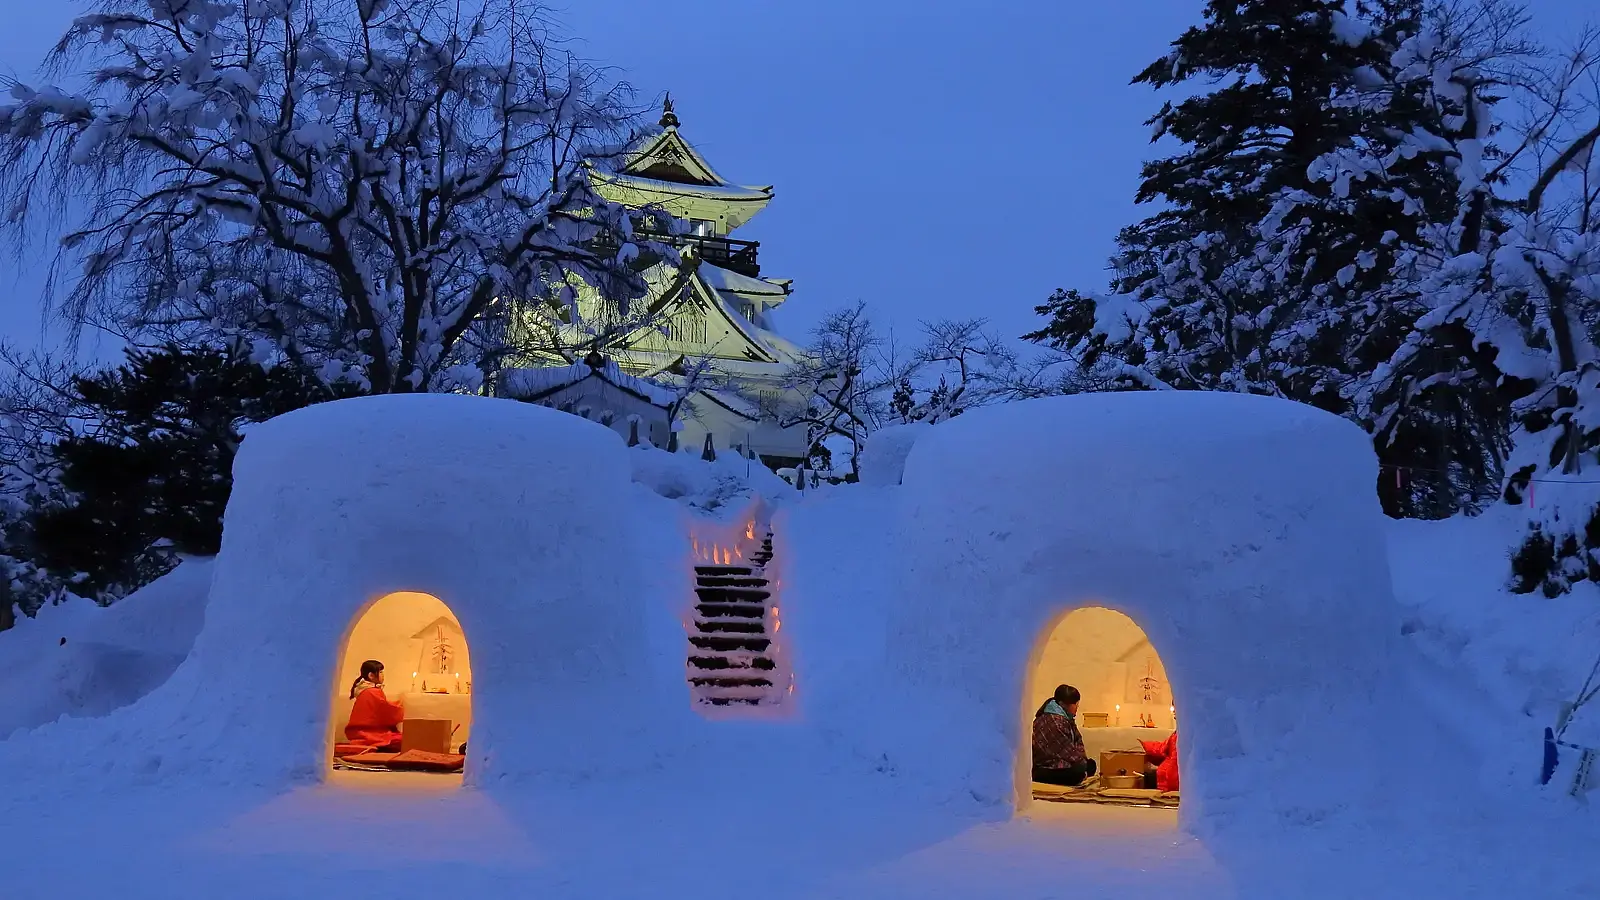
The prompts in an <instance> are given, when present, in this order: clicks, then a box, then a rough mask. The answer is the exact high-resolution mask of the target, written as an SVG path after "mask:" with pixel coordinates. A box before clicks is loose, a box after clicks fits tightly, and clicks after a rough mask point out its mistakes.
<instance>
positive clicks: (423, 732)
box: [400, 719, 450, 753]
mask: <svg viewBox="0 0 1600 900" xmlns="http://www.w3.org/2000/svg"><path fill="white" fill-rule="evenodd" d="M407 750H422V751H424V752H427V753H449V752H450V720H449V719H406V720H405V721H404V722H403V723H401V725H400V752H401V753H404V752H406V751H407Z"/></svg>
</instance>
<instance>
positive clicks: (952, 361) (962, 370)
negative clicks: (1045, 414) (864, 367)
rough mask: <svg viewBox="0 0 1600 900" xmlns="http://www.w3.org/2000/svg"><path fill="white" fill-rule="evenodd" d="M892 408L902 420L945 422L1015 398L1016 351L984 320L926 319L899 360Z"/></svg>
mask: <svg viewBox="0 0 1600 900" xmlns="http://www.w3.org/2000/svg"><path fill="white" fill-rule="evenodd" d="M897 357H898V353H897V351H895V350H894V349H893V348H891V349H890V350H889V351H888V353H887V363H888V364H887V365H886V369H887V370H888V371H889V372H892V373H893V377H894V389H893V393H892V396H891V398H890V409H891V410H892V412H893V413H894V415H895V416H897V417H898V418H899V420H900V421H902V422H929V423H936V422H942V421H944V420H946V419H949V418H953V417H955V416H958V415H960V414H961V413H963V412H965V411H967V410H969V409H973V408H975V407H979V406H986V405H988V404H990V403H995V402H1000V401H1003V400H1009V399H1015V393H1014V390H1013V389H1014V385H1015V382H1016V379H1017V377H1018V374H1017V373H1018V367H1019V363H1018V360H1017V355H1016V353H1015V352H1014V351H1013V350H1012V349H1011V348H1010V347H1008V346H1006V345H1005V343H1004V342H1003V341H1001V340H1000V338H999V337H998V336H997V335H996V334H994V332H993V331H991V330H990V328H989V323H988V321H987V320H985V319H941V320H938V321H933V322H924V323H922V341H921V343H919V344H917V345H916V346H915V347H913V348H911V350H910V352H909V353H908V354H906V361H905V362H904V363H903V364H900V365H895V364H894V360H895V359H896V358H897Z"/></svg>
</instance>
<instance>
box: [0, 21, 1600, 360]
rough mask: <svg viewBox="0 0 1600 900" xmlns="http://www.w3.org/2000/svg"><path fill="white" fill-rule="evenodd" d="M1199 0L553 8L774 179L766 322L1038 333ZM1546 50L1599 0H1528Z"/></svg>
mask: <svg viewBox="0 0 1600 900" xmlns="http://www.w3.org/2000/svg"><path fill="white" fill-rule="evenodd" d="M1203 5H1204V2H1203V0H1128V2H1122V3H1099V2H1090V3H1084V2H1060V0H1049V2H1040V0H1031V2H1029V0H1021V2H1010V3H996V2H993V0H931V2H930V0H810V2H807V3H794V2H782V0H697V2H694V3H689V4H678V5H673V6H671V7H670V10H669V8H668V7H667V6H663V5H662V4H661V3H659V2H653V0H555V6H556V8H557V17H558V19H559V20H560V21H561V22H562V23H563V24H564V30H565V31H566V32H567V33H569V34H571V35H573V36H575V37H577V38H579V39H580V40H581V41H582V46H581V47H580V50H581V51H582V52H583V53H584V55H586V56H588V57H590V58H592V59H594V60H596V61H599V62H602V63H606V64H609V65H613V66H616V67H617V68H618V69H620V70H621V71H620V74H621V76H622V77H624V78H626V79H627V80H629V81H630V82H632V83H633V84H634V85H635V86H636V87H637V88H638V89H639V92H640V94H641V96H642V97H643V98H645V99H649V98H651V97H655V96H658V95H659V94H660V92H662V91H671V92H672V95H673V98H674V101H675V103H676V105H677V109H678V113H679V115H680V117H681V118H682V120H683V124H682V130H683V132H684V134H685V136H686V137H688V138H689V139H690V140H691V141H693V142H694V143H695V144H696V145H697V146H699V147H700V149H701V150H702V151H703V152H704V153H705V155H706V156H707V158H708V159H709V160H710V161H711V164H712V165H714V166H716V167H717V168H718V169H720V170H721V171H722V173H723V174H724V175H725V176H727V177H728V178H730V179H733V180H735V181H739V182H741V183H746V184H772V185H775V186H776V199H775V200H774V201H773V202H772V204H771V205H770V206H768V207H767V209H766V211H765V212H763V213H762V214H761V215H760V216H759V217H757V218H756V219H755V220H754V221H753V222H752V223H751V224H749V225H747V226H746V227H745V228H743V229H741V230H740V232H739V234H738V236H739V237H749V238H754V239H757V240H760V241H761V242H762V246H761V259H762V269H763V271H764V273H766V274H768V275H770V276H773V277H789V278H794V279H795V294H794V296H793V298H792V299H791V300H790V301H789V305H788V306H786V307H785V310H784V311H785V312H786V313H787V315H786V316H785V317H784V319H783V327H784V331H786V332H788V333H789V334H790V335H791V336H792V337H794V338H796V339H802V340H803V337H804V332H805V330H806V329H808V328H809V327H810V326H811V325H812V324H813V323H814V322H815V321H816V320H817V318H818V317H819V316H820V315H821V314H823V313H824V312H825V311H827V310H829V309H832V308H836V307H839V306H842V305H845V304H849V303H853V302H855V301H856V300H865V301H867V302H868V304H869V307H870V308H871V309H872V310H873V313H874V317H875V318H876V319H877V320H879V321H881V322H882V323H883V324H884V325H886V326H891V327H893V328H894V329H895V330H896V332H897V333H898V334H899V335H900V336H901V337H902V338H911V337H913V333H914V332H915V330H916V328H917V324H918V322H919V321H920V320H924V319H933V318H944V317H967V316H984V317H987V318H989V319H990V320H991V322H992V323H993V324H994V326H995V328H996V329H997V330H998V331H999V332H1001V333H1002V334H1004V335H1007V336H1015V335H1017V334H1020V333H1021V332H1023V331H1026V330H1029V329H1031V328H1032V327H1034V326H1035V322H1036V319H1035V317H1034V316H1033V313H1032V307H1033V306H1034V305H1035V304H1037V303H1039V302H1041V301H1042V300H1043V299H1044V298H1045V297H1046V296H1047V295H1048V294H1049V293H1050V291H1051V290H1052V289H1053V288H1055V287H1057V286H1076V287H1082V288H1090V289H1093V288H1099V287H1101V286H1103V284H1104V282H1105V272H1104V268H1105V259H1106V257H1107V255H1108V254H1109V253H1110V250H1111V246H1112V238H1113V237H1114V235H1115V234H1116V231H1117V229H1118V228H1120V227H1121V226H1123V225H1125V224H1127V223H1128V222H1131V221H1133V220H1135V219H1137V218H1138V217H1139V216H1140V215H1141V211H1140V210H1138V209H1136V208H1135V207H1134V205H1133V202H1132V195H1133V191H1134V188H1135V185H1136V177H1137V174H1138V170H1139V164H1140V162H1141V160H1143V159H1144V158H1145V157H1146V156H1147V155H1149V154H1150V153H1151V148H1150V146H1149V144H1148V134H1149V132H1148V129H1147V128H1146V127H1145V125H1144V124H1143V122H1144V120H1145V119H1146V118H1148V117H1149V115H1150V114H1152V113H1153V112H1154V111H1155V110H1156V108H1157V107H1158V106H1159V102H1158V100H1157V99H1156V98H1155V97H1154V96H1153V95H1152V94H1151V93H1150V92H1149V91H1148V90H1146V89H1144V88H1142V87H1133V86H1130V85H1129V84H1128V80H1129V78H1130V77H1131V76H1132V75H1133V74H1134V73H1135V72H1137V71H1138V70H1139V69H1140V68H1142V67H1143V66H1144V65H1145V64H1146V63H1148V62H1149V61H1150V60H1152V59H1154V58H1156V57H1157V56H1158V55H1160V54H1161V53H1162V52H1163V51H1164V49H1165V46H1166V44H1167V43H1168V42H1169V41H1170V40H1171V39H1173V38H1174V37H1176V36H1177V35H1178V34H1179V33H1180V32H1181V31H1182V30H1183V28H1184V27H1186V26H1187V25H1189V24H1191V23H1193V22H1197V21H1198V20H1199V15H1200V10H1201V8H1202V7H1203ZM1528 5H1529V7H1530V8H1531V9H1532V10H1533V12H1534V16H1535V19H1536V21H1537V22H1538V24H1539V25H1540V27H1541V30H1542V31H1544V32H1545V33H1546V34H1548V35H1549V36H1550V38H1551V39H1552V40H1555V41H1559V40H1560V39H1561V38H1562V37H1563V36H1567V35H1571V34H1573V33H1574V32H1575V31H1576V30H1577V29H1578V27H1579V26H1580V25H1582V24H1583V23H1584V22H1585V21H1600V9H1597V8H1596V7H1595V6H1594V0H1531V2H1530V3H1529V4H1528ZM6 6H7V10H6V15H5V27H4V28H3V29H0V74H5V75H14V76H17V77H20V78H23V79H24V80H32V78H33V77H34V76H33V73H34V72H35V71H36V66H37V64H38V62H39V60H40V58H41V57H42V56H43V54H44V53H45V51H46V50H47V49H48V48H49V46H50V44H51V43H52V42H53V40H54V39H55V38H56V37H58V36H59V35H60V33H61V32H62V30H64V29H65V27H66V25H67V23H68V21H69V20H70V18H71V17H72V16H73V15H76V14H78V13H79V12H81V11H82V10H83V9H84V6H83V4H81V3H79V2H76V0H31V2H21V0H12V2H8V3H6ZM12 268H13V266H12V263H11V257H10V255H9V254H4V253H0V335H3V336H5V337H6V338H7V339H8V340H12V341H15V342H18V343H33V342H36V341H38V340H39V339H40V336H41V333H42V332H41V328H40V321H39V319H40V317H39V300H38V294H39V292H38V284H39V282H40V280H41V277H40V270H41V269H42V266H41V265H25V266H24V267H23V271H21V272H14V271H12Z"/></svg>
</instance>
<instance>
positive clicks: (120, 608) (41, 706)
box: [0, 559, 212, 740]
mask: <svg viewBox="0 0 1600 900" xmlns="http://www.w3.org/2000/svg"><path fill="white" fill-rule="evenodd" d="M211 569H212V565H211V560H209V559H190V560H186V561H185V562H183V563H181V564H180V565H179V566H178V567H177V568H176V569H174V570H173V571H171V572H169V573H167V574H166V575H164V576H162V577H161V578H158V579H156V580H155V581H154V582H151V583H150V584H148V585H146V586H145V587H143V588H141V589H140V590H138V591H135V592H134V593H132V594H129V595H128V596H127V597H124V598H123V599H121V600H119V601H117V602H116V603H114V604H112V605H111V606H108V607H101V606H96V605H95V604H93V603H90V602H89V601H87V600H78V601H73V602H69V603H63V604H61V605H59V606H46V607H45V608H43V609H41V610H40V611H39V614H38V617H37V618H31V619H29V618H24V619H21V620H20V621H18V622H17V626H16V627H15V628H13V629H11V630H10V631H6V632H0V696H4V697H6V698H7V700H6V702H5V704H4V705H3V706H0V740H3V739H5V738H6V737H9V736H11V735H12V734H14V733H15V732H16V731H17V730H19V729H26V728H33V727H35V726H38V725H43V724H44V723H46V722H53V721H55V720H56V719H59V718H61V717H62V716H73V717H91V716H103V715H105V714H106V713H109V712H111V711H112V710H114V709H118V708H120V707H123V706H126V705H128V704H130V703H132V702H134V701H135V700H138V699H139V698H140V697H143V696H144V695H145V694H148V693H149V692H150V691H152V690H154V689H155V688H156V687H158V686H160V685H161V684H162V683H163V682H165V681H166V680H167V678H168V677H169V676H171V675H172V672H173V670H174V669H176V668H178V664H179V663H181V662H183V660H184V658H185V657H187V656H188V655H189V650H190V648H191V647H193V646H194V639H195V635H196V634H198V633H199V631H200V623H201V620H202V619H203V618H204V615H205V602H206V595H207V592H208V590H209V588H210V586H211Z"/></svg>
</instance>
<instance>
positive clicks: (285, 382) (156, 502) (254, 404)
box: [26, 347, 354, 602]
mask: <svg viewBox="0 0 1600 900" xmlns="http://www.w3.org/2000/svg"><path fill="white" fill-rule="evenodd" d="M67 389H68V390H69V391H70V393H71V395H72V398H73V402H74V406H75V408H76V409H78V410H80V411H81V414H82V415H83V417H84V418H86V419H92V422H85V423H84V424H83V425H81V426H80V427H79V428H76V429H75V431H74V433H73V434H70V435H68V436H66V437H63V438H60V439H57V440H55V441H54V442H53V443H52V444H51V445H49V446H48V447H47V448H45V450H44V453H43V456H44V457H45V458H47V459H48V460H49V463H50V467H49V469H50V475H49V478H50V481H51V483H52V488H53V490H50V491H49V492H48V494H47V495H45V496H41V497H39V498H38V499H36V500H35V501H34V502H33V503H32V504H30V508H29V509H28V511H27V513H26V524H27V535H26V537H27V541H28V551H29V559H30V561H31V562H32V563H34V564H35V565H37V566H38V567H39V568H40V569H43V570H45V571H47V572H49V573H51V574H52V575H54V576H55V577H57V578H60V579H62V580H64V581H68V582H70V583H71V584H72V585H73V586H74V589H75V590H77V591H78V592H79V593H81V594H83V595H85V596H93V597H95V598H96V599H99V600H102V601H107V602H109V601H110V600H113V599H116V598H118V597H121V596H122V595H124V594H126V593H128V592H129V591H132V590H134V589H136V588H138V587H141V586H142V585H144V584H146V583H148V582H150V581H151V580H153V579H154V578H156V577H158V576H160V575H161V574H163V573H165V572H166V571H167V570H169V569H170V568H171V567H172V566H173V565H174V564H175V563H176V558H177V556H176V555H177V554H187V555H197V556H209V555H213V554H215V553H216V552H217V551H218V549H219V547H220V545H221V541H222V514H223V510H224V508H225V507H226V505H227V502H228V496H229V494H230V493H231V491H232V486H233V460H234V456H235V455H236V453H237V452H238V449H239V446H240V444H241V442H242V441H243V440H244V435H245V431H246V430H247V429H248V427H249V426H250V425H251V424H253V423H256V422H263V421H266V420H267V419H270V418H272V417H274V416H278V415H282V414H283V413H287V412H291V411H293V410H296V409H300V408H302V407H305V406H309V405H311V404H313V403H319V402H323V401H326V400H333V399H337V398H338V397H341V396H349V395H350V394H352V393H354V389H353V388H352V387H351V386H349V385H347V384H339V385H334V386H327V385H324V384H322V383H321V382H320V380H319V379H317V378H316V377H315V375H314V373H312V372H310V371H307V370H305V369H303V368H300V367H296V366H294V365H292V364H287V363H286V364H281V365H278V366H273V367H264V366H262V365H260V364H259V363H256V362H254V361H252V360H250V359H248V358H246V357H245V356H244V355H243V354H240V353H237V352H233V351H229V350H225V349H224V350H215V349H185V348H179V347H164V348H160V349H155V350H132V351H129V353H128V354H127V360H126V362H125V363H124V364H123V365H121V366H118V367H116V368H110V369H106V370H104V371H100V372H96V373H94V374H92V375H87V376H79V377H77V378H74V379H73V380H72V382H71V384H70V386H69V387H68V388H67Z"/></svg>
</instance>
